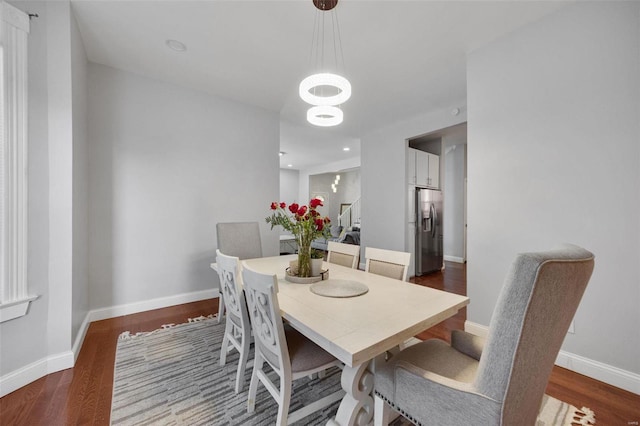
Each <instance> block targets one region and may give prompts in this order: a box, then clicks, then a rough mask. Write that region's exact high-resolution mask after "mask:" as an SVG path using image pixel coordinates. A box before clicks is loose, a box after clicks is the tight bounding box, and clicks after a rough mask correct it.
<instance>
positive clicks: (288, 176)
mask: <svg viewBox="0 0 640 426" xmlns="http://www.w3.org/2000/svg"><path fill="white" fill-rule="evenodd" d="M299 181H300V172H299V171H298V170H292V169H280V197H278V201H284V202H285V203H287V204H291V203H298V204H300V199H299V198H298V197H299V194H298V185H299ZM274 201H275V200H274Z"/></svg>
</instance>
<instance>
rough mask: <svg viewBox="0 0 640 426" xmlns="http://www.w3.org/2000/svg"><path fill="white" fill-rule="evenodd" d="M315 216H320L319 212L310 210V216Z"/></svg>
mask: <svg viewBox="0 0 640 426" xmlns="http://www.w3.org/2000/svg"><path fill="white" fill-rule="evenodd" d="M316 216H320V213H318V212H317V211H315V210H311V217H316Z"/></svg>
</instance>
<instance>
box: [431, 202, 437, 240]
mask: <svg viewBox="0 0 640 426" xmlns="http://www.w3.org/2000/svg"><path fill="white" fill-rule="evenodd" d="M431 220H432V221H433V225H432V226H431V236H432V237H434V238H435V237H436V227H437V226H438V212H437V211H436V208H435V206H434V205H433V203H432V204H431Z"/></svg>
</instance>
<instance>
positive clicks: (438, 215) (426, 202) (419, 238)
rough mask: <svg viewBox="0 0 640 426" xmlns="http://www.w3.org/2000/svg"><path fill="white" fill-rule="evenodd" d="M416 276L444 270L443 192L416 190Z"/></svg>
mask: <svg viewBox="0 0 640 426" xmlns="http://www.w3.org/2000/svg"><path fill="white" fill-rule="evenodd" d="M416 218H417V219H418V220H417V222H416V275H424V274H428V273H430V272H435V271H439V270H441V269H442V267H443V265H444V263H443V250H442V242H443V239H442V192H441V191H438V190H435V189H425V188H416Z"/></svg>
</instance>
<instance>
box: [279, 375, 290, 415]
mask: <svg viewBox="0 0 640 426" xmlns="http://www.w3.org/2000/svg"><path fill="white" fill-rule="evenodd" d="M290 403H291V377H289V378H288V379H285V378H284V377H282V376H280V401H278V419H277V421H276V425H277V426H286V425H287V419H288V417H289V404H290Z"/></svg>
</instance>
